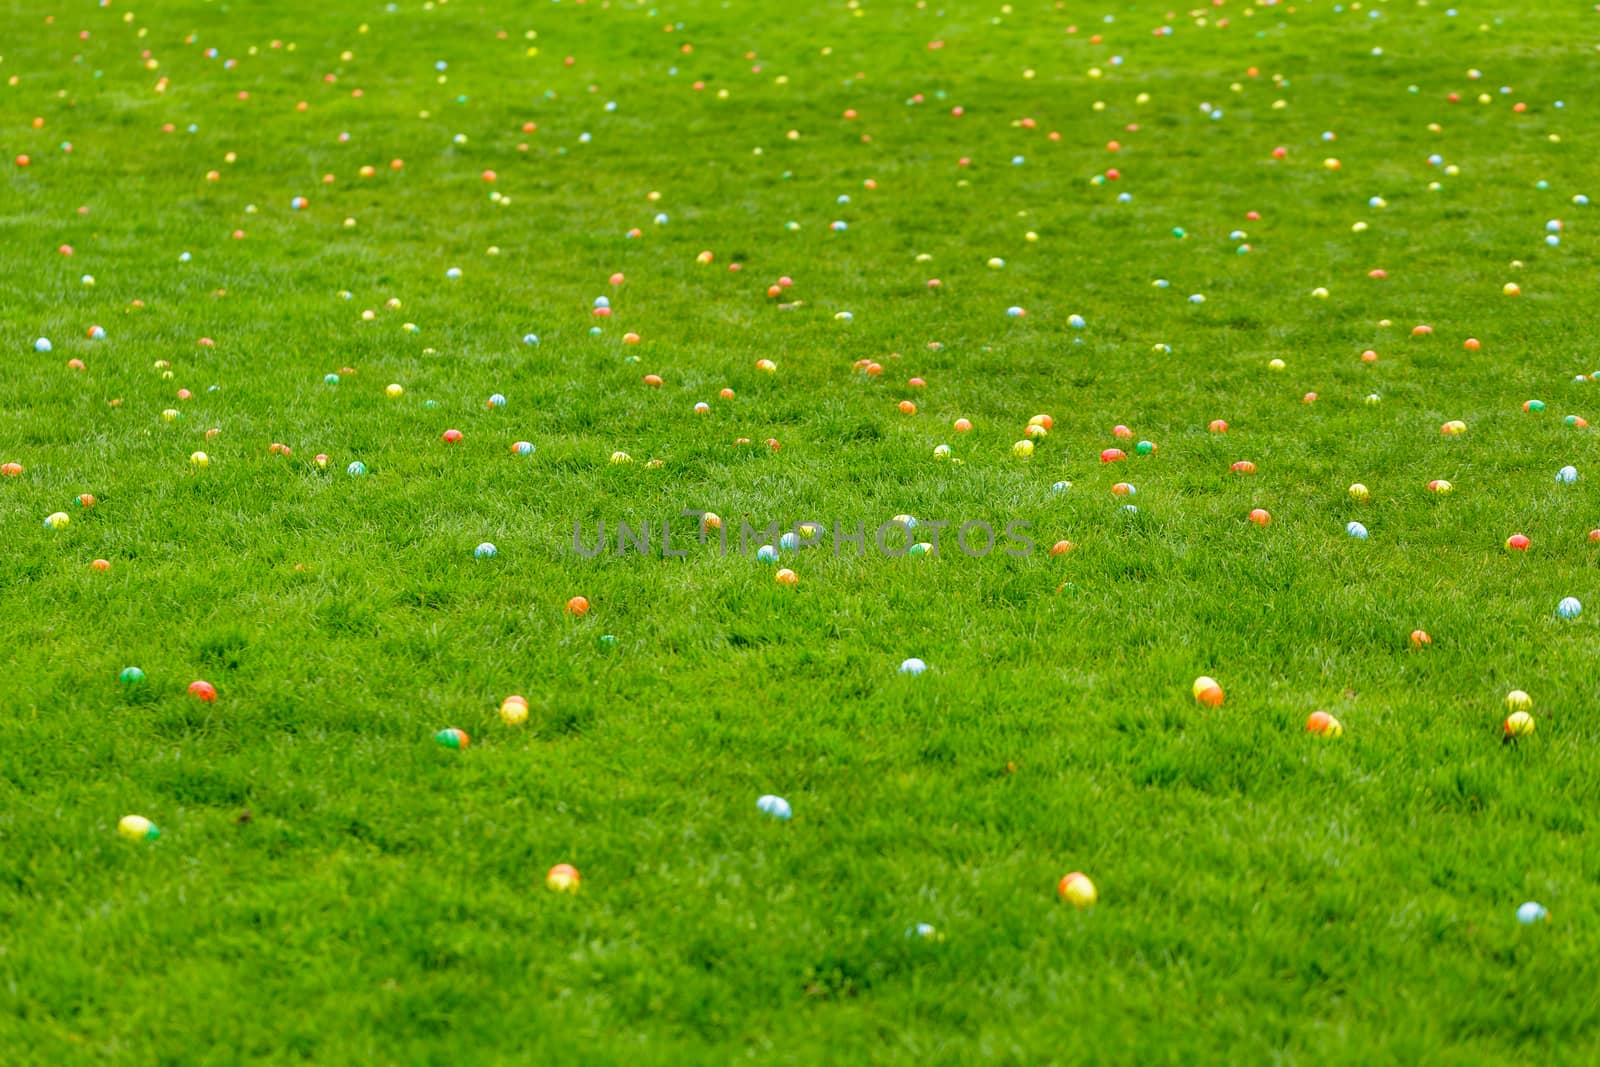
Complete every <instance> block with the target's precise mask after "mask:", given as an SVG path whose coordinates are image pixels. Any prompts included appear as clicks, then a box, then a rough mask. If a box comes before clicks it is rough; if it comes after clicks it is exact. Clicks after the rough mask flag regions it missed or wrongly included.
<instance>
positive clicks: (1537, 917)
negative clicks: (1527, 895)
mask: <svg viewBox="0 0 1600 1067" xmlns="http://www.w3.org/2000/svg"><path fill="white" fill-rule="evenodd" d="M1549 920H1550V913H1549V912H1548V911H1546V910H1545V907H1544V905H1543V904H1540V903H1538V902H1537V901H1533V900H1530V901H1528V902H1527V903H1526V904H1523V905H1521V906H1520V907H1518V908H1517V922H1519V923H1521V924H1522V925H1523V926H1532V925H1533V924H1534V923H1537V922H1548V921H1549Z"/></svg>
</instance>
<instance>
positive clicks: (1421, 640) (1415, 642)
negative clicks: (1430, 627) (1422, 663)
mask: <svg viewBox="0 0 1600 1067" xmlns="http://www.w3.org/2000/svg"><path fill="white" fill-rule="evenodd" d="M1431 644H1433V638H1431V637H1429V636H1428V631H1426V630H1412V631H1411V647H1412V648H1422V647H1424V646H1426V645H1431Z"/></svg>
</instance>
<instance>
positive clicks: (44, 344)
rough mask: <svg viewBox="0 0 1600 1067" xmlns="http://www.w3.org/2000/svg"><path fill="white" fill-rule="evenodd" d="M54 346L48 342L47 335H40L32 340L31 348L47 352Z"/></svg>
mask: <svg viewBox="0 0 1600 1067" xmlns="http://www.w3.org/2000/svg"><path fill="white" fill-rule="evenodd" d="M54 347H55V346H54V345H52V344H51V343H50V338H48V337H41V338H39V339H38V340H37V341H35V342H33V350H34V351H35V352H48V351H50V350H51V349H52V348H54Z"/></svg>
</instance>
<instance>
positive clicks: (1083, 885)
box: [1056, 871, 1100, 910]
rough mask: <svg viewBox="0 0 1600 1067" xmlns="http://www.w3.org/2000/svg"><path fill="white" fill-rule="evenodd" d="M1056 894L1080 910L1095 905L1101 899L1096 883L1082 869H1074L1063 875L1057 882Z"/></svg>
mask: <svg viewBox="0 0 1600 1067" xmlns="http://www.w3.org/2000/svg"><path fill="white" fill-rule="evenodd" d="M1056 895H1057V896H1059V897H1060V898H1061V899H1062V900H1064V901H1066V902H1067V903H1069V904H1071V905H1073V906H1074V907H1076V908H1078V909H1079V910H1082V909H1084V908H1091V907H1093V906H1094V904H1095V902H1096V901H1098V900H1099V899H1100V894H1099V892H1098V891H1096V889H1095V887H1094V883H1093V882H1091V881H1089V876H1088V875H1086V874H1084V873H1083V872H1081V871H1073V872H1072V873H1071V874H1069V875H1066V876H1065V877H1063V878H1062V879H1061V881H1060V882H1058V883H1057V884H1056Z"/></svg>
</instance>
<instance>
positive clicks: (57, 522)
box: [44, 511, 72, 530]
mask: <svg viewBox="0 0 1600 1067" xmlns="http://www.w3.org/2000/svg"><path fill="white" fill-rule="evenodd" d="M71 522H72V517H71V516H70V515H68V514H67V513H66V512H65V511H55V512H51V513H50V514H49V515H47V516H46V517H45V520H44V528H45V529H47V530H65V529H66V528H67V526H68V525H69V524H70V523H71Z"/></svg>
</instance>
